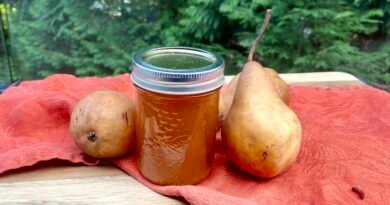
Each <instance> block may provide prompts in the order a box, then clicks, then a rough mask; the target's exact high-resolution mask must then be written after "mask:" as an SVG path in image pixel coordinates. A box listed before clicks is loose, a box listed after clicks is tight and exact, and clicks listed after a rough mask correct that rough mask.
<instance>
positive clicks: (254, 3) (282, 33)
mask: <svg viewBox="0 0 390 205" xmlns="http://www.w3.org/2000/svg"><path fill="white" fill-rule="evenodd" d="M267 8H272V10H273V16H272V19H271V22H270V26H269V27H268V30H267V32H266V34H265V36H264V38H263V39H262V42H261V44H260V46H258V48H257V56H256V59H257V60H259V61H261V62H262V64H263V65H265V66H267V67H271V68H274V69H276V70H277V71H278V72H281V73H287V72H313V71H344V72H349V73H351V74H353V75H355V76H357V77H358V78H360V79H362V80H364V81H365V82H368V83H370V84H377V85H389V84H390V41H389V39H390V0H338V1H335V0H321V1H320V0H272V1H271V0H186V1H174V0H165V1H163V0H161V1H159V0H83V1H81V0H56V1H53V0H52V1H49V0H0V12H1V38H0V59H1V64H0V82H1V83H11V82H14V81H21V80H29V79H39V78H43V77H45V76H48V75H50V74H54V73H71V74H75V75H77V76H106V75H117V74H120V73H125V72H129V67H130V64H131V62H130V59H131V57H132V55H133V54H134V53H135V52H136V51H138V50H140V49H145V48H153V47H158V46H174V45H182V46H193V47H199V48H203V49H207V50H210V51H214V52H217V53H219V54H221V55H222V56H223V57H224V58H225V61H226V74H227V75H229V74H235V73H237V72H239V71H240V69H241V67H242V65H243V64H244V63H245V60H246V56H247V54H248V50H249V47H250V45H251V43H252V41H253V40H254V38H255V36H256V32H257V30H258V29H259V28H260V27H261V24H262V22H263V19H264V13H265V10H266V9H267Z"/></svg>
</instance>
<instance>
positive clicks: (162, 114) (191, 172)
mask: <svg viewBox="0 0 390 205" xmlns="http://www.w3.org/2000/svg"><path fill="white" fill-rule="evenodd" d="M223 70H224V61H223V59H222V57H221V56H219V55H217V54H214V53H211V52H208V51H205V50H201V49H197V48H188V47H163V48H156V49H151V50H147V51H143V52H139V53H137V54H136V55H135V56H134V57H133V71H132V73H131V78H132V81H133V83H134V85H135V87H136V95H135V104H136V110H137V119H136V134H137V148H136V150H137V151H136V152H137V160H138V169H139V170H140V172H141V173H142V175H143V176H144V177H145V178H147V179H148V180H150V181H152V182H154V183H156V184H160V185H185V184H196V183H198V182H200V181H202V180H203V179H204V178H206V177H207V176H208V175H209V173H210V171H211V167H212V163H213V159H214V143H215V134H216V132H217V126H218V101H219V90H220V88H221V86H222V85H223V83H224V75H223Z"/></svg>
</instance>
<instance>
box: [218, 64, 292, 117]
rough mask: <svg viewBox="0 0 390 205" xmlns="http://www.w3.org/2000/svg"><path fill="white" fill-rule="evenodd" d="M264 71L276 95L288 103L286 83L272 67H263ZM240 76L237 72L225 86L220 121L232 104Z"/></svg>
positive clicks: (220, 108)
mask: <svg viewBox="0 0 390 205" xmlns="http://www.w3.org/2000/svg"><path fill="white" fill-rule="evenodd" d="M264 69H265V73H266V75H267V77H268V78H270V80H271V82H272V85H273V86H274V88H275V90H276V93H277V94H278V96H279V97H280V98H281V99H282V100H283V101H284V102H285V103H286V104H288V101H289V94H288V85H287V83H286V82H285V81H284V80H283V79H282V78H281V77H280V76H279V74H278V73H277V72H276V71H275V70H274V69H272V68H264ZM239 78H240V73H238V74H237V75H236V76H234V78H233V79H232V80H231V81H230V82H229V84H228V85H227V87H226V92H225V93H224V94H223V95H222V96H221V99H220V106H219V120H220V122H221V123H222V121H223V120H224V119H225V117H226V115H227V113H228V111H229V110H230V106H231V105H232V101H233V97H234V93H235V92H236V86H237V82H238V79H239Z"/></svg>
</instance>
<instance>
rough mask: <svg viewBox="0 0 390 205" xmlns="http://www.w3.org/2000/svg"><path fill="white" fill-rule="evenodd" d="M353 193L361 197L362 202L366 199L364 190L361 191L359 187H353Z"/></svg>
mask: <svg viewBox="0 0 390 205" xmlns="http://www.w3.org/2000/svg"><path fill="white" fill-rule="evenodd" d="M352 191H353V192H354V193H356V194H357V195H359V198H360V199H361V200H363V199H364V197H365V195H366V194H365V193H364V191H363V190H361V189H359V188H358V187H352Z"/></svg>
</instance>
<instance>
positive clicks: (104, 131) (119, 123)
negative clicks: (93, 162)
mask: <svg viewBox="0 0 390 205" xmlns="http://www.w3.org/2000/svg"><path fill="white" fill-rule="evenodd" d="M134 120H135V107H134V103H133V102H132V101H131V100H130V99H129V98H128V97H127V96H125V95H123V94H122V93H120V92H116V91H96V92H93V93H91V94H89V95H87V96H85V97H84V98H82V99H81V100H80V101H79V102H78V103H77V105H76V106H75V107H74V108H73V112H72V115H71V120H70V131H71V134H72V137H73V139H74V142H75V143H76V145H77V146H78V147H79V148H80V149H81V150H82V151H83V152H84V153H86V154H87V155H89V156H92V157H96V158H112V157H118V156H121V155H124V154H126V153H128V152H130V151H131V150H132V149H133V148H134V146H135V142H134V140H135V122H134Z"/></svg>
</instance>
